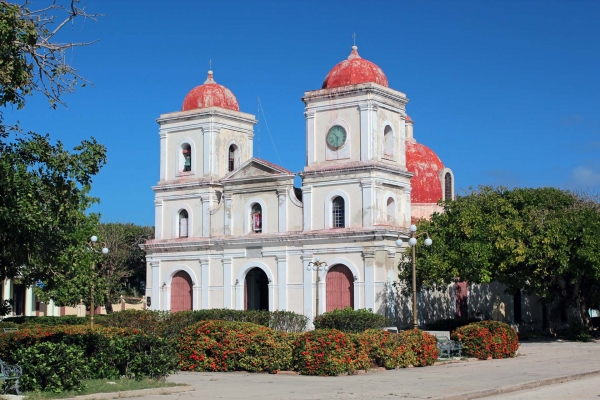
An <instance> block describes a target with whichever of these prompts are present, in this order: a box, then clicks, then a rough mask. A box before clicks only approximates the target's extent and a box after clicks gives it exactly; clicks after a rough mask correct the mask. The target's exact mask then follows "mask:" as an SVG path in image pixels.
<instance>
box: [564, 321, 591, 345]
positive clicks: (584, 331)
mask: <svg viewBox="0 0 600 400" xmlns="http://www.w3.org/2000/svg"><path fill="white" fill-rule="evenodd" d="M569 338H570V339H571V340H576V341H578V342H591V341H592V335H591V334H590V330H589V329H588V328H586V327H585V326H584V325H583V324H582V323H581V322H580V321H577V320H575V321H571V322H570V323H569Z"/></svg>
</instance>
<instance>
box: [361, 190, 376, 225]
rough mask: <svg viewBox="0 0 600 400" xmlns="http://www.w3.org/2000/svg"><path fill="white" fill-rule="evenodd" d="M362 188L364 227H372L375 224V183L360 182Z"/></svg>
mask: <svg viewBox="0 0 600 400" xmlns="http://www.w3.org/2000/svg"><path fill="white" fill-rule="evenodd" d="M360 186H361V187H362V214H363V227H365V228H366V227H371V226H373V224H374V210H375V208H376V207H375V201H374V200H375V196H374V195H373V186H374V182H373V180H372V179H365V180H361V181H360Z"/></svg>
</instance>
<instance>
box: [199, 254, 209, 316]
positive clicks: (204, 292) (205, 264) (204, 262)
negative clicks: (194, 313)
mask: <svg viewBox="0 0 600 400" xmlns="http://www.w3.org/2000/svg"><path fill="white" fill-rule="evenodd" d="M209 267H210V260H209V259H208V258H207V257H206V258H204V257H203V258H201V259H200V269H201V275H202V283H201V284H202V289H201V303H200V308H201V309H202V310H206V309H208V308H209V304H208V284H209V281H208V279H209Z"/></svg>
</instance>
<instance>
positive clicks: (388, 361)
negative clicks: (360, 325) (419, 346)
mask: <svg viewBox="0 0 600 400" xmlns="http://www.w3.org/2000/svg"><path fill="white" fill-rule="evenodd" d="M358 338H359V340H360V341H361V343H362V344H363V346H364V348H365V351H366V352H367V354H368V355H369V358H370V360H371V363H372V365H373V366H375V367H385V368H387V369H394V368H406V367H408V366H409V365H414V364H415V362H416V359H415V354H414V353H413V352H412V351H409V350H408V349H407V348H406V344H405V343H404V342H403V341H402V340H401V336H400V335H397V334H395V333H390V332H386V331H382V330H380V329H369V330H366V331H364V332H363V333H361V334H358Z"/></svg>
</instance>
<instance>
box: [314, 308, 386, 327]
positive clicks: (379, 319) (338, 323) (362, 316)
mask: <svg viewBox="0 0 600 400" xmlns="http://www.w3.org/2000/svg"><path fill="white" fill-rule="evenodd" d="M314 324H315V329H337V330H340V331H342V332H356V333H358V332H364V331H366V330H367V329H378V328H379V329H381V328H384V327H386V326H389V325H391V321H390V319H389V318H386V317H384V316H383V315H380V314H375V313H373V311H371V309H366V308H363V309H361V310H353V309H352V308H350V307H346V308H344V309H343V310H337V309H336V310H333V311H329V312H326V313H324V314H321V315H319V316H317V317H315V319H314Z"/></svg>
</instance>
